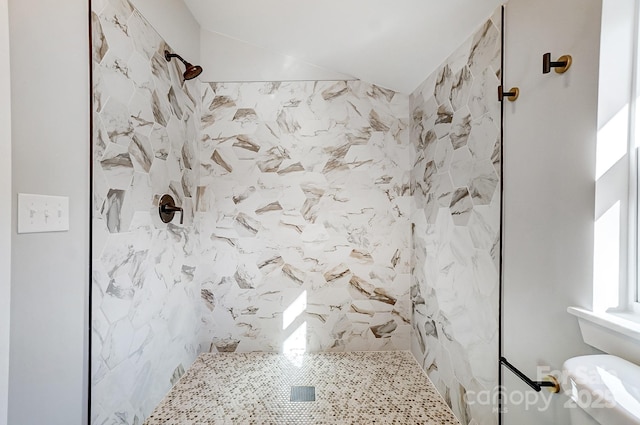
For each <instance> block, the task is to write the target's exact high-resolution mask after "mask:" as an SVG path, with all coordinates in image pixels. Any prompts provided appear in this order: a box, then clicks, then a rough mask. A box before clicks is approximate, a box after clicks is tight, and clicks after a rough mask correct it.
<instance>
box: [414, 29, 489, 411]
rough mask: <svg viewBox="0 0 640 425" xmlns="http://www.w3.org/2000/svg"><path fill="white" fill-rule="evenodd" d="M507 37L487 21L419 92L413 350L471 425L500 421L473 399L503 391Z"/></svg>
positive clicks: (416, 100)
mask: <svg viewBox="0 0 640 425" xmlns="http://www.w3.org/2000/svg"><path fill="white" fill-rule="evenodd" d="M499 39H500V33H499V31H498V29H497V27H496V26H495V25H494V24H493V23H492V22H491V21H487V23H486V24H485V25H484V26H483V27H482V28H480V29H479V30H478V31H477V32H476V33H475V34H474V35H473V36H471V37H470V38H469V39H468V40H467V41H466V42H465V43H463V45H462V46H460V48H459V49H458V50H457V51H456V52H454V53H453V54H452V55H451V56H450V57H449V59H447V61H445V63H444V64H442V65H441V67H440V68H439V69H438V70H436V71H435V72H434V73H433V74H432V75H431V76H430V77H429V78H428V79H427V80H426V81H425V83H423V84H422V85H421V86H420V87H418V89H417V90H416V91H415V92H414V93H413V94H412V95H411V96H410V115H411V116H412V117H413V118H412V124H411V126H410V131H411V135H410V137H409V140H410V141H411V143H412V144H413V146H414V148H415V149H416V158H417V160H416V161H415V162H414V166H413V171H412V172H411V179H412V181H411V193H412V195H413V197H414V201H415V207H416V208H417V209H418V211H416V212H414V213H412V214H411V217H412V222H413V225H414V230H413V248H414V258H413V262H414V263H415V266H414V268H413V273H412V288H411V299H412V304H413V308H412V310H413V314H412V327H413V329H414V336H413V341H412V350H413V352H414V353H416V356H417V358H418V359H421V363H422V366H423V368H424V369H425V370H426V371H427V374H428V375H429V377H430V378H431V379H432V381H433V382H434V384H435V386H436V388H438V390H439V391H440V393H441V394H442V395H443V397H444V398H445V400H446V401H447V402H448V404H449V405H450V406H451V407H452V410H453V411H454V413H455V414H456V416H457V418H458V419H459V420H460V421H461V423H463V424H467V423H483V424H484V423H487V424H495V423H497V415H496V413H495V411H494V410H492V407H494V406H491V405H488V406H482V407H478V406H476V405H474V404H472V403H468V401H469V400H467V399H466V395H467V394H473V392H474V391H477V389H478V388H494V387H495V386H496V385H497V363H496V361H495V359H496V358H497V350H498V345H497V339H496V334H497V328H498V325H497V310H498V305H497V297H498V290H497V288H498V282H499V277H498V267H497V264H498V253H499V241H500V237H499V231H500V209H499V203H500V191H499V186H500V179H499V176H498V172H499V168H500V164H499V156H500V148H501V146H500V143H499V142H500V141H499V133H498V128H499V127H498V125H499V122H500V121H499V120H500V104H499V102H498V101H497V97H496V95H495V92H496V87H497V86H498V84H499V80H498V75H499V74H498V73H496V71H495V70H496V69H497V68H499V57H500V44H499ZM432 87H433V90H432ZM449 102H450V103H449ZM433 117H435V119H434V118H433ZM430 134H432V136H431V137H429V135H430ZM436 139H437V141H436ZM443 140H446V141H447V143H448V145H447V144H444V143H443ZM434 146H435V147H434ZM449 146H450V147H449ZM497 170H498V171H497Z"/></svg>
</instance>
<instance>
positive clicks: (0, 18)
mask: <svg viewBox="0 0 640 425" xmlns="http://www.w3.org/2000/svg"><path fill="white" fill-rule="evenodd" d="M8 27H9V16H8V3H7V0H0V57H2V58H4V59H3V61H2V62H0V199H6V200H8V204H9V206H11V97H10V94H11V93H10V92H11V88H10V83H11V81H10V80H9V74H10V73H9V30H8ZM10 297H11V220H3V221H1V222H0V425H6V424H7V397H8V396H9V394H8V389H9V320H10V314H9V311H10V307H11V303H10Z"/></svg>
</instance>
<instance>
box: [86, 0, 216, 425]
mask: <svg viewBox="0 0 640 425" xmlns="http://www.w3.org/2000/svg"><path fill="white" fill-rule="evenodd" d="M92 10H93V12H94V15H93V16H92V23H93V26H92V27H93V28H92V30H93V32H94V41H95V43H94V46H93V53H92V60H93V73H94V77H95V78H94V97H93V102H94V106H93V108H92V109H93V111H94V120H95V121H94V122H95V124H96V125H95V128H96V129H97V131H96V133H95V134H94V140H93V143H94V152H95V157H94V176H93V184H94V194H95V196H94V200H93V211H94V212H93V214H94V218H93V223H94V226H93V241H94V248H95V250H94V254H95V258H94V270H93V272H92V278H93V283H92V285H93V286H92V287H93V306H92V309H93V317H94V320H93V323H92V332H93V335H94V344H93V347H92V354H91V355H92V360H93V361H92V365H93V370H92V371H91V377H92V378H91V379H92V388H93V391H92V400H91V403H92V411H93V412H94V414H93V417H92V419H91V420H92V423H110V422H118V423H122V424H129V425H133V424H139V423H141V422H142V421H143V420H144V418H145V417H146V416H147V415H148V414H149V413H150V412H151V410H152V409H153V408H154V407H155V405H156V404H157V403H158V401H159V400H160V399H161V398H162V397H163V396H164V394H166V392H167V391H168V390H169V388H170V387H171V384H172V382H171V379H172V376H173V375H174V374H175V373H174V372H175V371H176V370H180V368H182V369H184V368H186V367H188V366H189V365H190V364H191V363H192V362H193V360H194V359H195V357H196V356H197V354H198V353H199V350H198V347H199V340H200V322H201V316H200V304H201V290H200V285H201V284H202V282H200V281H197V282H196V281H194V278H193V277H194V276H196V275H197V270H198V267H199V265H200V264H206V260H205V259H204V258H201V256H200V255H199V252H200V249H199V246H200V234H199V233H198V226H196V225H195V224H194V223H193V202H192V200H191V197H192V196H195V194H196V190H197V189H196V188H197V186H198V178H199V176H198V174H197V172H196V171H193V170H192V169H193V168H196V169H197V168H198V166H199V162H200V161H199V157H198V154H199V152H198V149H197V148H196V146H197V144H198V141H199V133H198V128H199V122H200V115H201V114H200V95H199V87H200V86H199V84H198V83H197V82H191V83H187V84H183V82H182V80H181V79H180V78H179V76H178V71H177V69H176V67H175V66H173V68H169V67H168V65H167V62H166V60H165V59H164V57H162V56H161V55H162V52H163V51H164V49H165V48H167V47H168V46H166V44H165V43H164V42H163V41H162V39H161V38H160V36H159V35H158V34H156V33H155V31H154V30H153V29H152V28H151V26H150V25H149V24H148V23H147V22H146V21H145V20H144V18H143V17H142V16H141V15H140V14H139V12H138V11H137V10H135V9H134V8H133V7H132V6H131V5H130V4H129V2H128V1H127V0H110V1H108V2H101V1H93V2H92ZM164 193H171V194H172V195H173V196H174V197H175V198H176V201H177V203H178V205H180V206H182V207H183V208H184V210H185V211H184V214H185V217H184V225H180V224H179V223H178V221H179V218H178V219H174V222H175V224H169V225H166V224H163V223H161V222H160V220H159V218H158V205H157V202H158V199H159V197H160V196H161V195H162V194H164ZM178 217H179V216H178Z"/></svg>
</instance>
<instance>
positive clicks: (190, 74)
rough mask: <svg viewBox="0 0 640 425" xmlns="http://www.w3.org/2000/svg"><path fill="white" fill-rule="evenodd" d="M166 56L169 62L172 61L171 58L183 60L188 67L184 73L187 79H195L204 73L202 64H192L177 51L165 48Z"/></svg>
mask: <svg viewBox="0 0 640 425" xmlns="http://www.w3.org/2000/svg"><path fill="white" fill-rule="evenodd" d="M164 58H165V59H166V60H167V62H170V61H171V58H178V59H180V62H182V63H183V64H184V66H185V68H186V69H185V71H184V74H182V76H183V77H184V79H185V80H191V79H194V78H196V77H197V76H198V75H200V74H201V73H202V67H201V66H200V65H191V64H190V63H189V62H187V61H186V60H184V59H182V56H180V55H179V54H177V53H170V52H169V51H168V50H165V51H164Z"/></svg>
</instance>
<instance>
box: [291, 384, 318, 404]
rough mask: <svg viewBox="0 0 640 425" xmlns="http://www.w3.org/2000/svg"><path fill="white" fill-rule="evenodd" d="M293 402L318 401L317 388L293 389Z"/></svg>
mask: <svg viewBox="0 0 640 425" xmlns="http://www.w3.org/2000/svg"><path fill="white" fill-rule="evenodd" d="M290 400H291V401H316V387H291V399H290Z"/></svg>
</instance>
